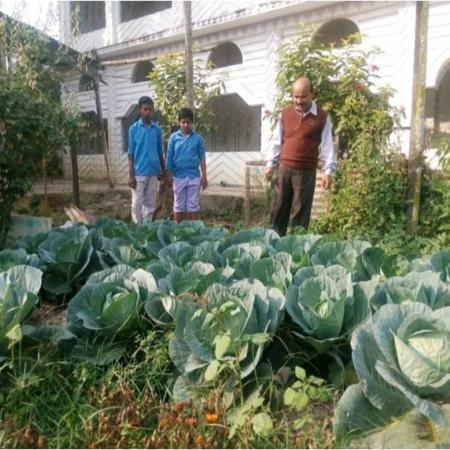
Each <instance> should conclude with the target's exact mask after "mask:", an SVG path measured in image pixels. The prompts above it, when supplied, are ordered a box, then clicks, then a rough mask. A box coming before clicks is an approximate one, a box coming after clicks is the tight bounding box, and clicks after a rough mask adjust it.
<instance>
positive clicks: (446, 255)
mask: <svg viewBox="0 0 450 450" xmlns="http://www.w3.org/2000/svg"><path fill="white" fill-rule="evenodd" d="M410 269H411V270H412V271H420V272H422V271H427V270H431V271H433V272H436V273H437V274H438V275H439V276H440V278H441V280H442V281H444V282H447V283H450V250H441V251H439V252H436V253H433V254H432V255H431V256H429V257H427V258H423V259H415V260H413V261H412V263H411V268H410Z"/></svg>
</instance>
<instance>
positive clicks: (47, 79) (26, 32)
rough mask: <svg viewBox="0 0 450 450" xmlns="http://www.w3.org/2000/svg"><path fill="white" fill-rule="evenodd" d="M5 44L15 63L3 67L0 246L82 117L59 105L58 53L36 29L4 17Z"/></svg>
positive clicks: (0, 37) (0, 31)
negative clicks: (17, 208) (18, 207)
mask: <svg viewBox="0 0 450 450" xmlns="http://www.w3.org/2000/svg"><path fill="white" fill-rule="evenodd" d="M0 41H1V42H2V46H3V52H4V54H5V55H7V56H8V59H9V61H10V62H11V64H9V65H8V67H7V69H5V68H3V69H0V247H1V246H2V245H3V244H4V241H5V238H6V233H7V229H8V223H9V219H10V216H11V211H12V209H13V207H14V204H15V202H16V201H17V200H18V199H19V198H20V197H21V196H23V195H24V194H25V193H26V192H27V191H28V190H29V189H30V188H31V185H32V180H33V177H34V176H36V175H37V174H39V173H41V172H42V167H43V166H45V164H43V162H44V161H48V160H49V159H51V158H52V156H53V155H55V154H56V152H58V151H60V150H61V148H62V147H63V146H64V145H65V144H67V143H69V142H70V141H71V140H73V139H76V137H77V130H78V119H77V117H76V116H75V115H73V114H72V113H70V112H69V111H67V110H66V109H65V108H64V106H63V105H62V104H61V101H60V76H59V74H58V72H57V71H56V69H55V66H56V64H58V62H61V61H64V58H65V53H64V51H61V52H59V49H57V51H55V48H54V46H53V44H54V41H50V40H49V39H48V38H46V37H45V36H44V35H42V34H41V33H39V32H37V31H36V30H33V29H30V28H29V27H25V26H23V25H22V24H19V23H17V22H14V21H12V20H10V19H8V18H6V17H4V16H0Z"/></svg>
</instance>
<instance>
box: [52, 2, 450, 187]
mask: <svg viewBox="0 0 450 450" xmlns="http://www.w3.org/2000/svg"><path fill="white" fill-rule="evenodd" d="M76 4H78V6H76ZM59 8H60V11H59V12H60V17H61V36H62V40H63V42H64V43H66V44H68V45H70V46H72V47H74V48H75V49H76V50H79V51H81V52H88V51H90V50H92V49H96V51H97V54H98V57H99V58H100V60H101V63H102V64H103V65H104V66H105V72H104V75H103V76H104V79H105V81H106V82H107V85H102V86H101V92H100V93H101V102H102V108H103V112H104V118H105V119H106V120H107V127H108V139H109V153H110V160H111V165H112V174H113V177H114V179H115V180H116V182H124V181H125V180H126V179H127V157H126V132H127V127H128V126H129V124H130V123H131V122H132V121H133V120H134V119H135V116H136V103H137V100H138V98H139V97H140V96H141V95H150V96H151V95H152V92H151V91H150V90H149V87H148V82H147V81H146V79H145V76H146V75H147V74H148V72H149V70H150V68H151V64H152V63H151V61H153V60H155V58H157V57H158V56H159V55H162V54H166V53H171V52H175V51H182V50H183V49H184V34H183V32H184V25H183V5H182V2H181V1H172V2H170V1H153V2H141V1H130V2H124V1H92V2H72V1H70V2H59ZM77 8H78V11H79V14H78V15H79V24H78V26H77V25H76V24H75V25H74V24H73V21H72V20H71V17H72V15H73V14H72V13H73V11H74V10H75V9H77ZM192 21H193V36H194V40H195V47H196V48H197V49H198V51H197V52H196V55H195V56H196V57H200V58H203V59H205V60H206V59H207V58H214V59H215V60H216V63H217V65H218V66H225V67H219V68H216V69H215V70H216V71H217V72H218V73H221V74H223V75H225V86H226V96H225V97H224V98H221V99H220V101H218V102H217V104H218V107H219V108H221V109H220V112H221V114H219V117H222V120H223V121H226V124H227V125H226V127H220V129H219V132H218V135H217V136H216V138H215V139H214V142H212V141H210V142H211V147H212V148H209V149H208V150H209V153H208V155H207V162H208V166H209V177H210V182H211V183H213V184H226V185H242V184H243V183H244V165H245V160H248V159H251V160H254V159H261V158H262V157H263V156H262V152H263V151H264V150H265V146H266V145H267V142H268V139H269V138H270V126H269V124H268V123H267V121H266V120H263V116H264V111H265V110H266V109H269V110H270V109H271V108H272V106H273V99H274V95H275V77H276V70H277V49H278V48H279V46H280V44H281V43H283V41H285V40H286V39H289V38H290V37H292V36H294V35H295V33H296V29H297V27H298V25H299V24H300V23H314V24H318V25H324V26H325V27H326V28H325V29H326V30H327V31H326V33H328V35H329V38H330V39H331V40H332V39H333V33H334V34H335V35H336V37H337V35H338V34H340V33H346V32H349V33H352V32H354V31H358V30H359V31H360V32H361V33H362V35H363V41H362V44H361V45H364V46H366V45H367V46H369V47H372V46H375V47H378V48H380V49H381V50H382V54H380V55H379V56H377V57H376V60H374V61H373V63H374V64H376V65H377V66H379V68H380V72H379V75H380V83H382V84H383V85H386V84H387V85H390V86H392V87H393V88H394V89H395V90H396V92H397V93H396V96H395V103H396V105H397V106H401V107H403V108H404V111H405V118H404V119H403V126H404V128H405V129H406V130H407V129H408V127H409V125H410V113H411V104H412V79H413V54H414V30H415V2H411V1H405V2H387V1H386V2H382V1H381V2H379V1H377V2H368V1H367V2H357V1H314V2H310V1H288V2H286V1H267V0H266V1H263V0H243V1H242V0H241V1H238V0H224V1H220V2H219V1H193V2H192ZM74 27H75V28H78V33H75V32H74V29H73V28H74ZM426 79H427V118H429V119H431V120H432V121H433V122H432V123H434V124H435V125H437V126H439V125H440V126H441V127H445V128H447V130H449V129H450V128H449V127H448V124H449V123H450V1H443V2H431V6H430V18H429V33H428V58H427V78H426ZM65 87H66V90H67V91H68V92H73V93H74V94H75V96H76V98H77V102H78V104H79V106H80V108H81V111H82V112H83V113H86V114H88V113H91V114H94V113H95V101H94V95H93V92H92V91H89V90H88V89H85V88H86V86H84V80H80V78H79V77H78V78H75V77H73V78H71V79H68V80H67V82H66V84H65ZM88 146H89V144H88V143H87V144H86V147H88ZM402 146H403V149H407V147H408V132H407V131H406V132H405V133H403V138H402ZM86 153H91V149H89V148H86ZM78 158H79V170H80V175H81V176H84V177H87V178H96V177H102V176H104V169H103V167H104V164H103V156H102V155H101V154H99V155H93V154H86V155H80V156H79V157H78Z"/></svg>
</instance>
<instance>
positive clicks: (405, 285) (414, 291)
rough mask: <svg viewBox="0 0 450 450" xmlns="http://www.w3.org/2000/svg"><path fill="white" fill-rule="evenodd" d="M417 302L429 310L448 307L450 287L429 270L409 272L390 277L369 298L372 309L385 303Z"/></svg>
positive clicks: (449, 304)
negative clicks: (401, 275)
mask: <svg viewBox="0 0 450 450" xmlns="http://www.w3.org/2000/svg"><path fill="white" fill-rule="evenodd" d="M405 302H419V303H424V304H426V305H428V306H429V307H430V308H431V309H439V308H442V307H444V306H450V285H449V284H446V283H444V282H443V281H442V280H441V279H440V276H439V274H438V273H436V272H432V271H430V270H427V271H424V272H410V273H408V274H407V275H405V276H403V277H392V278H388V279H387V280H386V281H384V282H383V283H381V284H380V285H379V286H378V287H377V290H376V292H375V294H374V295H373V297H372V298H371V305H372V307H373V308H374V309H378V308H380V307H381V306H382V305H385V304H387V303H393V304H400V303H405Z"/></svg>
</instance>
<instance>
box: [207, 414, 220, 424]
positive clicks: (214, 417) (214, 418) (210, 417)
mask: <svg viewBox="0 0 450 450" xmlns="http://www.w3.org/2000/svg"><path fill="white" fill-rule="evenodd" d="M206 421H207V422H208V423H217V422H218V421H219V414H216V413H214V412H209V413H206Z"/></svg>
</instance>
